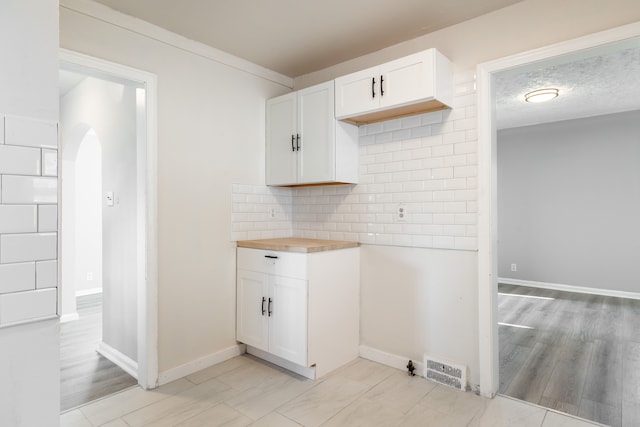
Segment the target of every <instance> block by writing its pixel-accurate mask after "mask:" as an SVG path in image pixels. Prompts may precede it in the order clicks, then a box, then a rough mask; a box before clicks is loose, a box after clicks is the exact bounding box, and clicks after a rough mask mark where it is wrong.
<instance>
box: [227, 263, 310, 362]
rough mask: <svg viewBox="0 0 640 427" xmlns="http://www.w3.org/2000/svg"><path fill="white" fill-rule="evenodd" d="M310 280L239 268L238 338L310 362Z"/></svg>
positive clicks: (293, 360) (260, 347)
mask: <svg viewBox="0 0 640 427" xmlns="http://www.w3.org/2000/svg"><path fill="white" fill-rule="evenodd" d="M306 318H307V281H306V280H303V279H294V278H291V277H281V276H271V275H268V274H265V273H258V272H255V271H249V270H241V269H238V332H237V338H238V341H241V342H244V343H245V344H248V345H252V346H254V347H256V348H258V349H260V350H264V351H268V352H269V353H271V354H273V355H275V356H278V357H281V358H283V359H285V360H288V361H290V362H293V363H297V364H299V365H306V363H307V327H306Z"/></svg>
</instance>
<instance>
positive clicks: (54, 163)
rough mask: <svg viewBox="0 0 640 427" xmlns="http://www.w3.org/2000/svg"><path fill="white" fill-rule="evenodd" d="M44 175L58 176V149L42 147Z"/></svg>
mask: <svg viewBox="0 0 640 427" xmlns="http://www.w3.org/2000/svg"><path fill="white" fill-rule="evenodd" d="M42 176H58V150H47V149H42Z"/></svg>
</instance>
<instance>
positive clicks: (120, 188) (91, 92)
mask: <svg viewBox="0 0 640 427" xmlns="http://www.w3.org/2000/svg"><path fill="white" fill-rule="evenodd" d="M60 105H61V107H60V119H61V120H60V122H61V134H62V141H63V144H62V145H63V156H65V157H66V156H67V155H68V154H69V153H67V152H66V151H67V149H69V150H78V151H77V152H78V156H77V158H76V161H75V167H76V176H75V181H76V189H81V188H82V186H84V185H86V184H87V183H88V180H86V177H84V179H83V176H81V175H80V174H79V171H78V166H79V163H80V162H81V161H82V158H81V154H82V153H83V146H82V145H80V146H78V141H75V140H74V138H77V133H78V132H77V130H78V129H88V128H90V129H91V131H93V132H95V137H96V138H97V140H98V141H99V146H100V149H101V153H100V154H101V156H100V157H101V159H102V164H101V168H100V170H101V171H102V173H101V176H100V177H97V179H98V181H101V183H102V184H101V185H102V187H101V188H98V189H95V188H94V189H93V190H94V194H89V195H87V196H89V198H90V200H92V203H91V206H92V207H91V209H92V210H94V211H95V209H96V207H95V205H96V203H97V209H98V210H99V211H98V212H96V213H98V214H99V215H100V216H101V222H102V224H101V228H100V227H98V228H97V229H95V228H94V230H93V231H94V233H96V232H97V233H100V236H98V241H100V240H101V241H102V248H101V251H100V252H101V255H102V259H101V260H96V259H95V258H96V256H98V255H100V254H99V253H98V254H96V253H95V252H96V251H93V252H94V253H93V254H92V256H91V257H85V256H84V255H85V254H83V253H82V251H83V249H86V246H87V245H90V244H91V241H90V240H91V239H90V237H91V236H87V235H86V233H85V230H83V229H82V228H81V227H83V226H84V225H86V224H85V223H86V221H90V222H92V223H93V224H94V227H95V226H96V225H97V224H96V222H97V221H99V220H100V218H96V215H94V216H93V218H89V217H90V216H91V215H89V213H90V212H87V211H86V210H85V212H84V213H83V215H78V213H77V212H76V215H75V217H76V219H75V223H74V226H75V227H76V228H75V234H76V238H75V240H76V248H75V252H76V256H75V270H76V289H81V288H83V287H85V288H86V287H91V286H92V283H91V282H90V281H88V280H87V278H86V274H87V273H88V272H91V273H93V274H94V275H97V274H100V270H101V272H102V277H100V278H98V281H99V282H100V281H101V282H102V285H103V298H102V310H103V322H102V341H103V342H104V343H105V344H108V345H109V346H111V347H112V348H114V349H116V350H118V351H119V352H121V353H122V354H124V355H126V356H128V357H129V358H131V359H132V360H134V361H135V360H137V328H136V326H135V325H136V324H137V276H136V271H137V270H136V268H137V256H136V249H137V245H136V237H137V200H138V199H137V197H138V195H137V186H136V184H135V183H136V178H137V168H136V150H137V147H136V88H135V87H134V86H131V85H125V84H122V83H115V82H110V81H107V80H103V79H99V78H95V77H87V78H86V79H84V80H83V81H82V82H81V83H80V84H78V85H77V86H76V87H75V88H73V89H72V90H70V91H69V92H68V93H67V94H65V95H64V96H63V97H62V98H61V102H60ZM91 131H90V132H91ZM97 143H98V142H97V141H94V144H97ZM67 144H68V145H67ZM81 180H82V181H83V182H80V181H81ZM94 181H95V178H94ZM94 187H95V185H94ZM95 190H97V193H95ZM65 191H66V189H65ZM107 191H113V193H114V206H112V207H111V206H107V204H106V192H107ZM75 199H76V206H79V205H81V203H83V200H80V199H84V202H87V199H86V196H83V195H82V194H81V193H76V195H75ZM81 235H82V236H81ZM100 261H101V262H102V266H101V267H100V265H99V263H100ZM65 262H66V261H65ZM99 282H98V283H99ZM63 292H67V291H66V290H65V288H64V284H63Z"/></svg>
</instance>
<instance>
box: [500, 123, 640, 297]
mask: <svg viewBox="0 0 640 427" xmlns="http://www.w3.org/2000/svg"><path fill="white" fill-rule="evenodd" d="M639 138H640V111H633V112H627V113H620V114H613V115H607V116H599V117H591V118H587V119H579V120H569V121H564V122H556V123H549V124H545V125H536V126H527V127H522V128H515V129H506V130H502V131H499V132H498V140H497V141H498V218H499V227H498V274H499V276H500V277H502V278H510V279H520V280H527V281H534V282H543V283H548V284H560V285H573V286H580V287H587V288H597V289H606V290H617V291H626V292H638V281H639V280H640V264H638V262H637V260H638V259H640V244H639V243H638V241H639V240H640V223H639V222H638V220H637V219H638V218H640V139H639ZM511 264H517V271H516V272H512V271H511V269H510V265H511Z"/></svg>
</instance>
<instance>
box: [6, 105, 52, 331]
mask: <svg viewBox="0 0 640 427" xmlns="http://www.w3.org/2000/svg"><path fill="white" fill-rule="evenodd" d="M57 147H58V126H57V124H56V123H52V122H45V121H41V120H37V119H31V118H25V117H15V116H3V115H0V327H2V326H5V325H8V324H13V323H16V322H25V321H31V320H38V319H42V318H46V317H51V316H55V315H56V310H57V302H56V300H57V285H58V283H57V282H58V274H57V228H58V227H57V222H58V214H57V201H58V179H57V175H58V151H57Z"/></svg>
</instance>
